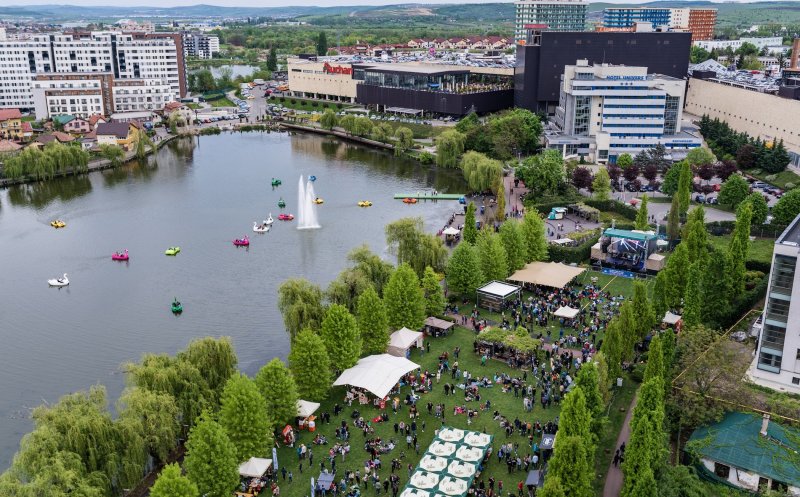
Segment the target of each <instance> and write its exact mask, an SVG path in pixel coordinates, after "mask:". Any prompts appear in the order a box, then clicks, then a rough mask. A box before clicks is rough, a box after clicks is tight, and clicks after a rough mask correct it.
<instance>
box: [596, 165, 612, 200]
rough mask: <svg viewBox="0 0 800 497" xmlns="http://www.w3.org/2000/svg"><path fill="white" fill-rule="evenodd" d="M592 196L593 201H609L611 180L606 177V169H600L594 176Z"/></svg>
mask: <svg viewBox="0 0 800 497" xmlns="http://www.w3.org/2000/svg"><path fill="white" fill-rule="evenodd" d="M592 194H593V196H594V198H595V200H610V199H611V178H610V177H609V175H608V169H606V168H602V167H601V168H600V170H599V171H597V174H595V175H594V180H593V181H592Z"/></svg>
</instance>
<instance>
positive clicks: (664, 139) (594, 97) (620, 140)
mask: <svg viewBox="0 0 800 497" xmlns="http://www.w3.org/2000/svg"><path fill="white" fill-rule="evenodd" d="M685 89H686V81H685V80H683V79H679V78H673V77H670V76H665V75H662V74H648V69H647V67H629V66H615V65H610V64H595V65H593V66H590V65H589V62H588V61H587V60H585V59H584V60H579V61H578V62H577V64H576V65H570V66H566V67H565V68H564V74H563V77H562V81H561V91H560V98H559V105H558V107H557V108H556V113H555V117H554V119H553V123H554V124H555V126H556V127H557V128H558V131H557V132H555V133H553V132H548V133H546V137H545V140H546V143H547V147H548V148H552V149H556V150H559V151H560V152H561V153H562V155H563V156H564V157H579V156H583V157H585V158H587V159H589V160H590V161H597V162H600V163H612V164H613V163H615V162H616V160H617V157H619V155H621V154H623V153H628V154H630V155H636V154H637V153H639V152H641V151H643V150H646V149H650V148H653V147H655V146H656V145H657V144H661V145H664V146H665V147H666V148H667V151H668V152H669V153H671V154H672V155H673V159H677V158H682V157H681V156H683V155H685V154H686V153H688V151H689V149H691V148H694V147H699V146H700V143H701V140H700V138H699V137H697V136H694V135H692V134H689V133H686V132H682V131H681V117H682V115H681V114H682V109H683V98H684V97H683V95H684V92H685Z"/></svg>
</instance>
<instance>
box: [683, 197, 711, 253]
mask: <svg viewBox="0 0 800 497" xmlns="http://www.w3.org/2000/svg"><path fill="white" fill-rule="evenodd" d="M682 240H683V241H682V243H683V244H686V248H687V253H688V255H689V263H694V262H696V261H698V260H700V259H705V257H706V255H707V254H708V232H707V231H706V219H705V209H703V206H702V205H699V206H697V208H696V209H694V210H693V211H692V212H691V213H689V218H688V219H687V220H686V225H684V227H683V237H682Z"/></svg>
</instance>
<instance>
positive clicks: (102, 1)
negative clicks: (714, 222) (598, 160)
mask: <svg viewBox="0 0 800 497" xmlns="http://www.w3.org/2000/svg"><path fill="white" fill-rule="evenodd" d="M6 1H7V0H3V1H0V4H2V3H6ZM497 1H503V0H157V1H156V0H67V1H64V0H61V1H58V0H24V1H20V0H16V1H15V0H10V1H8V4H9V5H25V6H28V5H52V4H67V5H86V6H116V7H143V6H157V7H176V6H186V5H198V4H207V5H218V6H222V7H285V6H294V5H303V6H308V5H313V6H323V7H327V6H338V5H392V4H400V3H420V4H433V3H494V2H497ZM590 1H591V0H590ZM604 1H606V2H610V3H627V4H636V3H645V2H641V1H637V0H604ZM711 1H722V0H711Z"/></svg>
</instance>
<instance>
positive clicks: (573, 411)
mask: <svg viewBox="0 0 800 497" xmlns="http://www.w3.org/2000/svg"><path fill="white" fill-rule="evenodd" d="M581 369H583V368H581ZM558 431H559V432H561V433H559V436H562V437H563V436H566V437H580V438H581V439H583V440H585V441H591V440H593V439H594V435H593V433H592V412H591V411H590V410H589V409H588V408H587V407H586V396H585V395H584V394H583V389H582V388H581V387H580V385H576V386H575V388H573V389H572V391H570V392H569V393H568V394H567V395H566V396H565V397H564V403H563V404H562V406H561V413H560V414H559V416H558Z"/></svg>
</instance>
